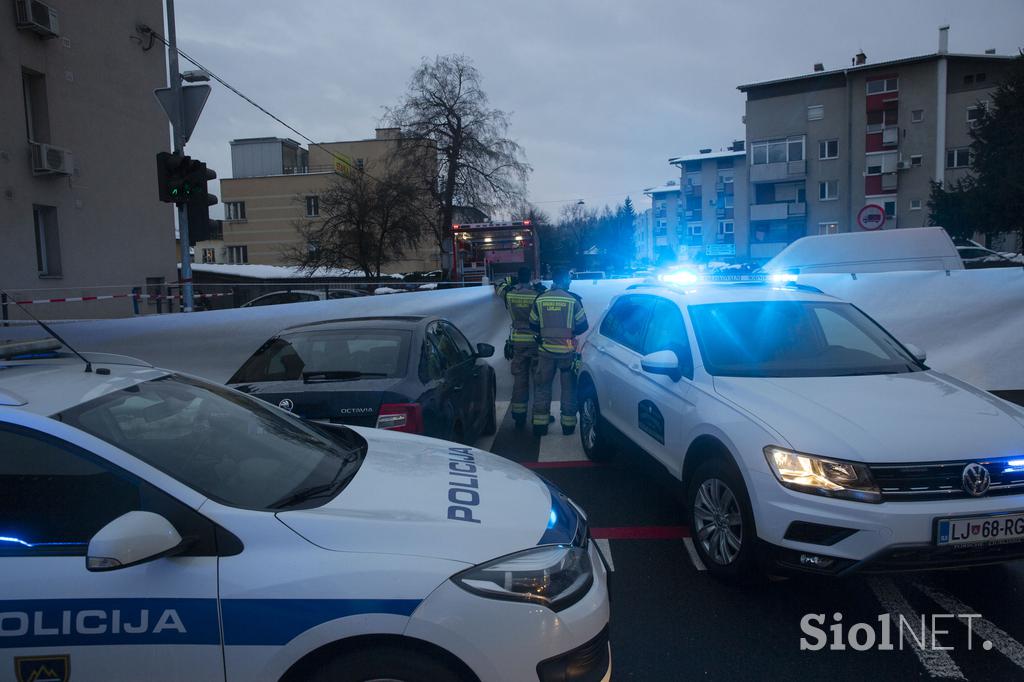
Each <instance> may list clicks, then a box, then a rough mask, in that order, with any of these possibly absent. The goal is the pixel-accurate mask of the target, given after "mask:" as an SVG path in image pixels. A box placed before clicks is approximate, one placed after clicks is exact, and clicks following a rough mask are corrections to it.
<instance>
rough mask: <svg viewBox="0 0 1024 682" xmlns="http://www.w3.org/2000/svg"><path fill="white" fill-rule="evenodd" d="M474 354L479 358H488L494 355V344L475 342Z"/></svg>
mask: <svg viewBox="0 0 1024 682" xmlns="http://www.w3.org/2000/svg"><path fill="white" fill-rule="evenodd" d="M476 354H477V356H478V357H481V358H489V357H491V356H492V355H494V346H492V345H491V344H489V343H478V344H476Z"/></svg>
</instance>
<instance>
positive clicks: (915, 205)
mask: <svg viewBox="0 0 1024 682" xmlns="http://www.w3.org/2000/svg"><path fill="white" fill-rule="evenodd" d="M910 210H911V211H920V210H921V200H920V199H911V200H910Z"/></svg>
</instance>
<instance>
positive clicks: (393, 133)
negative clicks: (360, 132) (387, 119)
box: [374, 128, 402, 140]
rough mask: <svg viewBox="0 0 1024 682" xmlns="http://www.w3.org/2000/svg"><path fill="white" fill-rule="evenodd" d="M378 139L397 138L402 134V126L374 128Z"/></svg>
mask: <svg viewBox="0 0 1024 682" xmlns="http://www.w3.org/2000/svg"><path fill="white" fill-rule="evenodd" d="M374 131H375V132H376V133H377V138H376V139H378V140H397V139H398V138H400V137H401V136H402V129H401V128H374Z"/></svg>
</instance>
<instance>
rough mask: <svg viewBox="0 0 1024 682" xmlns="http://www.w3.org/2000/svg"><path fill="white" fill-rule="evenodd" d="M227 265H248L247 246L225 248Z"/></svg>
mask: <svg viewBox="0 0 1024 682" xmlns="http://www.w3.org/2000/svg"><path fill="white" fill-rule="evenodd" d="M227 254H228V263H235V264H238V263H248V262H249V247H248V246H229V247H227Z"/></svg>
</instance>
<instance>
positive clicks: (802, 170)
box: [750, 160, 807, 182]
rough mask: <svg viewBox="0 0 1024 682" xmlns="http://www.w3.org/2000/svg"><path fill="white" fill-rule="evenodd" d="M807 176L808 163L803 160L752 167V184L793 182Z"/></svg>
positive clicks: (761, 164)
mask: <svg viewBox="0 0 1024 682" xmlns="http://www.w3.org/2000/svg"><path fill="white" fill-rule="evenodd" d="M805 175H807V162H806V161H802V160H801V161H780V162H778V163H758V164H754V165H753V166H751V167H750V181H751V182H773V181H776V180H791V179H796V178H800V177H803V176H805Z"/></svg>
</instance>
